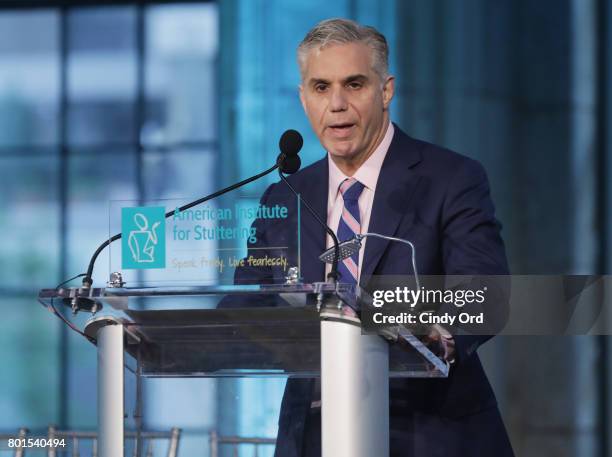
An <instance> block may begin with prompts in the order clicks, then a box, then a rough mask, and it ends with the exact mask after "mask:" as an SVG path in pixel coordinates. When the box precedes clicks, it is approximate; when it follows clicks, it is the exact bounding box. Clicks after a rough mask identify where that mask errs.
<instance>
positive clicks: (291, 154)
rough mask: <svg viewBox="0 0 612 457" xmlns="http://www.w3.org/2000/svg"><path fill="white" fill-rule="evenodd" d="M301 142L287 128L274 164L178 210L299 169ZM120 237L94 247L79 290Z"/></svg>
mask: <svg viewBox="0 0 612 457" xmlns="http://www.w3.org/2000/svg"><path fill="white" fill-rule="evenodd" d="M303 144H304V141H303V139H302V135H300V134H299V132H297V131H295V130H287V131H286V132H285V133H283V135H282V136H281V138H280V141H279V148H280V150H281V153H280V155H279V156H278V158H277V159H276V163H275V164H274V166H272V167H270V168H268V169H267V170H264V171H262V172H261V173H258V174H256V175H255V176H251V177H250V178H247V179H244V180H242V181H240V182H238V183H236V184H232V185H231V186H228V187H226V188H224V189H221V190H218V191H217V192H213V193H212V194H210V195H207V196H206V197H202V198H199V199H198V200H195V201H193V202H191V203H187V204H186V205H183V206H181V207H180V208H179V209H178V210H179V211H185V210H187V209H189V208H193V207H194V206H197V205H199V204H200V203H204V202H206V201H208V200H212V199H213V198H216V197H219V196H221V195H223V194H226V193H228V192H231V191H232V190H235V189H238V188H239V187H242V186H244V185H246V184H249V183H251V182H253V181H256V180H257V179H259V178H261V177H263V176H266V175H267V174H270V173H272V172H273V171H274V170H276V169H277V168H280V167H282V168H283V169H285V170H287V171H286V173H295V172H296V171H297V170H298V169H299V167H300V164H301V161H300V158H299V156H298V152H299V151H300V149H301V148H302V145H303ZM174 212H175V210H172V211H168V212H167V213H166V214H165V216H164V217H165V218H168V217H171V216H172V215H174ZM120 238H121V233H118V234H116V235H114V236H112V237H111V238H109V239H108V240H105V241H104V242H103V243H102V244H101V245H100V246H98V249H96V251H95V252H94V254H93V256H92V257H91V260H90V261H89V266H88V268H87V273H85V276H84V278H83V286H82V288H81V290H84V291H86V290H88V289H90V288H91V286H92V284H93V279H92V274H93V269H94V265H95V262H96V259H97V258H98V256H99V255H100V253H101V252H102V251H103V250H104V248H105V247H107V246H108V245H109V244H111V243H112V242H113V241H116V240H118V239H120Z"/></svg>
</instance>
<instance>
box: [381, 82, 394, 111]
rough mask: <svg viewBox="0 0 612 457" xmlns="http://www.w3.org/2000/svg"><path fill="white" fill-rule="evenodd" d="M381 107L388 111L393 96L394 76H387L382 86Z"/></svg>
mask: <svg viewBox="0 0 612 457" xmlns="http://www.w3.org/2000/svg"><path fill="white" fill-rule="evenodd" d="M382 90H383V107H384V109H385V110H387V109H389V105H390V104H391V100H392V99H393V95H394V94H395V76H387V80H386V81H385V83H384V84H383V89H382Z"/></svg>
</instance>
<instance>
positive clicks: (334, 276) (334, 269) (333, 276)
mask: <svg viewBox="0 0 612 457" xmlns="http://www.w3.org/2000/svg"><path fill="white" fill-rule="evenodd" d="M278 175H279V176H280V178H281V180H282V181H283V182H284V183H285V184H286V185H287V187H289V189H291V192H293V193H294V194H295V195H297V197H298V198H299V199H300V202H301V203H302V204H303V205H304V206H305V207H306V209H307V210H308V212H309V213H310V214H311V215H312V216H313V217H314V218H315V219H316V220H317V222H318V223H319V224H321V226H322V227H323V228H324V229H325V231H326V232H327V233H328V234H329V236H331V238H332V240H333V242H334V248H333V249H334V258H333V261H332V262H331V271H330V272H329V274H328V275H327V279H330V280H331V282H332V283H335V282H337V281H338V260H339V259H340V242H339V241H338V237H337V236H336V234H335V233H334V231H333V230H332V229H331V228H330V227H329V225H327V224H326V223H325V222H323V220H322V219H321V218H320V217H319V215H318V214H317V212H316V211H315V210H314V209H313V208H312V207H311V206H310V205H309V204H308V202H307V201H306V200H304V199H303V198H302V195H301V194H300V193H299V192H298V191H296V190H295V189H294V188H293V186H292V185H291V184H290V183H289V181H288V180H287V178H285V176H284V175H283V171H282V170H281V169H279V170H278Z"/></svg>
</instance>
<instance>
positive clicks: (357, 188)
mask: <svg viewBox="0 0 612 457" xmlns="http://www.w3.org/2000/svg"><path fill="white" fill-rule="evenodd" d="M363 188H364V185H363V184H362V183H360V182H359V181H357V180H356V179H355V178H348V179H345V180H344V181H342V183H341V184H340V188H339V190H340V194H341V195H342V198H343V199H344V201H345V202H348V201H351V202H356V201H357V200H359V196H360V195H361V192H362V191H363Z"/></svg>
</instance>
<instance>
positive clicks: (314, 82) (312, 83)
mask: <svg viewBox="0 0 612 457" xmlns="http://www.w3.org/2000/svg"><path fill="white" fill-rule="evenodd" d="M317 84H329V81H328V80H327V79H323V78H310V79H309V80H308V85H309V86H316V85H317Z"/></svg>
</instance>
